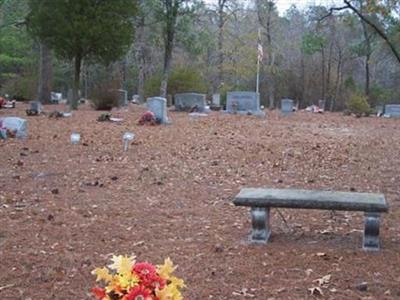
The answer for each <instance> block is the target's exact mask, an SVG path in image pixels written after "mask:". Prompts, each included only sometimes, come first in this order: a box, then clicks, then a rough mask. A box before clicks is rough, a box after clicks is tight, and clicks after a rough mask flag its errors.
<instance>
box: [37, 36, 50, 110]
mask: <svg viewBox="0 0 400 300" xmlns="http://www.w3.org/2000/svg"><path fill="white" fill-rule="evenodd" d="M52 83H53V64H52V55H51V50H50V49H49V48H48V47H47V46H46V45H44V44H42V43H41V44H40V62H39V84H38V95H37V97H38V101H40V102H41V103H43V104H48V103H50V102H51V89H52Z"/></svg>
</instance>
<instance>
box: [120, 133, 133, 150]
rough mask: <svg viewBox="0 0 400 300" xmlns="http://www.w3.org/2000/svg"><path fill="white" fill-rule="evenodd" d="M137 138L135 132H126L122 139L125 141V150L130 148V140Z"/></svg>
mask: <svg viewBox="0 0 400 300" xmlns="http://www.w3.org/2000/svg"><path fill="white" fill-rule="evenodd" d="M134 138H135V134H134V133H132V132H125V133H124V135H123V136H122V140H123V142H124V151H127V150H128V146H129V142H130V141H132V140H133V139H134Z"/></svg>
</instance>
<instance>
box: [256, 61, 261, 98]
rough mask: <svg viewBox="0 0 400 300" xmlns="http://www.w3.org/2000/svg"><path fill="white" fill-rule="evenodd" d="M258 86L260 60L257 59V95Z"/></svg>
mask: <svg viewBox="0 0 400 300" xmlns="http://www.w3.org/2000/svg"><path fill="white" fill-rule="evenodd" d="M259 85H260V59H259V58H258V57H257V85H256V93H257V94H258V93H259Z"/></svg>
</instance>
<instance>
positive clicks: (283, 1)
mask: <svg viewBox="0 0 400 300" xmlns="http://www.w3.org/2000/svg"><path fill="white" fill-rule="evenodd" d="M217 1H218V0H205V2H206V3H209V4H216V3H217ZM242 1H243V2H249V0H242ZM275 3H276V6H277V8H278V11H279V14H280V15H283V14H284V13H285V12H286V10H287V9H288V8H290V6H292V5H293V4H295V5H296V6H297V8H299V9H304V8H307V7H308V6H310V5H324V6H329V7H330V6H341V5H342V4H343V1H342V0H275Z"/></svg>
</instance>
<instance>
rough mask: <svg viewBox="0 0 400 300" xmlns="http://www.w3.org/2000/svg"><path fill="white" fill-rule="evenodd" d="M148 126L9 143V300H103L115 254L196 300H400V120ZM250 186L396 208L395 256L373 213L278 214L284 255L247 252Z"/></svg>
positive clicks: (43, 130) (224, 119)
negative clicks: (102, 276) (372, 240)
mask: <svg viewBox="0 0 400 300" xmlns="http://www.w3.org/2000/svg"><path fill="white" fill-rule="evenodd" d="M26 108H27V106H25V105H23V104H19V107H18V108H17V109H16V110H1V111H0V117H2V116H6V115H11V114H14V115H19V116H23V117H26V116H24V114H25V113H24V109H26ZM55 108H59V109H62V108H63V107H62V106H46V107H45V109H46V110H47V111H51V110H53V109H55ZM142 111H143V109H142V108H140V107H139V106H132V107H130V108H129V111H120V112H118V113H114V116H117V117H118V116H120V117H123V118H124V119H125V121H124V122H123V123H122V124H115V123H100V122H97V121H96V118H97V117H98V116H99V115H100V113H99V112H95V111H91V110H90V109H89V108H88V107H82V108H81V109H80V110H79V111H77V112H76V113H75V114H74V115H73V116H72V117H71V118H63V119H57V120H56V119H49V118H47V117H45V116H38V117H26V118H28V123H29V124H28V128H29V138H28V139H27V140H24V141H21V140H7V141H0V153H1V155H0V298H1V299H34V300H38V299H91V296H90V293H89V290H90V288H91V287H92V286H93V285H94V280H95V278H94V276H93V275H91V274H90V272H91V270H93V269H94V268H95V267H98V266H103V265H105V264H107V263H108V262H109V258H110V256H111V254H113V253H114V254H131V253H134V254H136V255H137V257H138V259H139V260H143V261H144V260H147V261H149V262H152V263H154V264H159V263H162V261H163V260H164V258H166V257H171V259H172V260H173V261H174V262H175V263H176V264H178V265H179V267H178V269H177V271H176V273H177V276H179V277H182V278H184V279H185V281H186V284H187V288H186V289H185V291H184V294H185V296H186V298H187V299H195V300H196V299H248V298H249V299H250V298H252V299H271V300H272V299H308V298H322V299H400V267H399V266H400V226H399V224H400V198H399V190H400V187H399V182H400V172H399V170H400V155H399V154H400V120H395V119H378V118H375V117H370V118H361V119H356V118H353V117H344V116H342V115H341V114H330V113H327V114H324V115H315V114H311V113H306V112H298V113H296V114H295V115H292V116H290V117H282V116H280V115H279V113H278V112H268V117H267V118H266V119H262V118H255V117H250V116H234V115H225V114H220V113H217V112H214V113H212V114H211V115H210V116H209V117H203V118H198V119H191V118H189V117H188V115H187V114H186V113H174V112H171V113H170V117H171V119H172V121H173V124H172V125H168V126H138V125H136V123H137V120H138V119H139V116H140V114H141V112H142ZM73 131H77V132H79V133H81V136H82V142H81V144H80V145H71V144H70V142H69V138H70V134H71V132H73ZM125 131H132V132H134V133H135V134H136V139H135V141H134V142H133V144H132V145H130V148H129V150H128V152H125V153H124V152H123V151H122V134H123V133H124V132H125ZM242 187H274V188H305V189H323V190H340V191H359V192H381V193H384V194H385V196H386V199H387V201H388V203H389V205H390V212H389V213H388V214H385V215H384V216H383V218H382V222H381V241H382V250H381V251H380V252H377V253H366V252H364V251H362V250H361V239H362V230H363V214H362V213H361V212H334V213H332V212H330V211H318V210H316V211H314V210H311V211H309V210H289V209H280V210H279V212H280V213H281V214H279V212H278V211H277V210H272V230H273V234H272V239H271V242H270V243H269V244H267V245H261V246H260V245H248V244H247V243H246V237H247V235H248V233H249V230H250V217H249V211H248V209H247V208H243V207H234V206H233V205H232V204H231V200H232V198H233V197H234V196H235V195H236V194H237V193H238V192H239V190H240V188H242ZM321 293H322V295H321Z"/></svg>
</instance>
